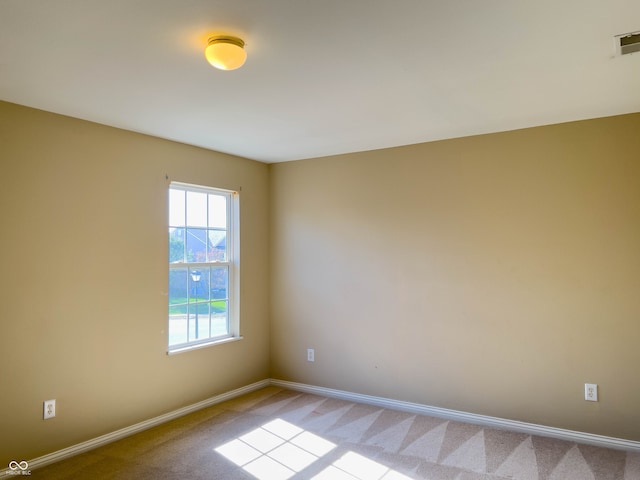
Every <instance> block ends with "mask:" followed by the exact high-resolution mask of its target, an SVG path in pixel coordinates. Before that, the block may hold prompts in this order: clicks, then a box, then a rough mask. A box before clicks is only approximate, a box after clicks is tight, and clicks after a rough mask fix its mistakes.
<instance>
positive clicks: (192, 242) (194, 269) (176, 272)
mask: <svg viewBox="0 0 640 480" xmlns="http://www.w3.org/2000/svg"><path fill="white" fill-rule="evenodd" d="M238 203H239V200H238V193H236V192H232V191H229V190H220V189H214V188H206V187H198V186H194V185H186V184H180V183H172V184H171V185H170V187H169V328H168V331H169V353H172V352H177V351H182V350H185V349H191V348H193V347H197V346H204V345H209V344H212V343H216V342H219V341H223V340H228V339H234V338H239V335H240V332H239V311H238V310H239V299H238V294H239V291H240V289H239V262H238V260H239V255H238V253H239V252H238V246H239V235H238V225H239V222H238Z"/></svg>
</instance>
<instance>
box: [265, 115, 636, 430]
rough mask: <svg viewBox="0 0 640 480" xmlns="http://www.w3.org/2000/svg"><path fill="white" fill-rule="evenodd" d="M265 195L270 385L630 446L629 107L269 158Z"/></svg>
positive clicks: (632, 139) (632, 165) (632, 144)
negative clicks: (554, 121) (311, 388)
mask: <svg viewBox="0 0 640 480" xmlns="http://www.w3.org/2000/svg"><path fill="white" fill-rule="evenodd" d="M271 189H272V198H271V202H272V203H271V206H272V210H271V212H272V225H271V232H272V244H271V245H272V253H271V262H272V273H271V282H272V286H271V288H272V290H271V292H272V300H271V302H272V310H271V312H272V313H271V317H272V318H271V322H272V334H271V339H272V343H271V368H272V372H271V373H272V377H274V378H280V379H284V380H290V381H297V382H303V383H308V384H314V385H320V386H325V387H331V388H337V389H343V390H348V391H354V392H359V393H364V394H372V395H378V396H384V397H390V398H394V399H400V400H406V401H412V402H419V403H423V404H428V405H434V406H441V407H446V408H451V409H458V410H463V411H468V412H475V413H478V414H487V415H493V416H497V417H504V418H510V419H516V420H523V421H527V422H534V423H538V424H544V425H551V426H555V427H563V428H569V429H573V430H578V431H585V432H592V433H596V434H602V435H611V436H615V437H621V438H626V439H632V440H640V376H639V373H638V372H639V368H640V114H635V115H627V116H620V117H612V118H604V119H598V120H593V121H585V122H577V123H569V124H562V125H555V126H549V127H542V128H534V129H527V130H520V131H513V132H506V133H500V134H493V135H485V136H478V137H470V138H463V139H456V140H450V141H442V142H436V143H430V144H421V145H415V146H409V147H403V148H394V149H388V150H380V151H373V152H363V153H357V154H351V155H343V156H336V157H329V158H323V159H313V160H307V161H298V162H292V163H282V164H277V165H273V166H272V169H271ZM308 347H313V348H315V349H316V351H315V354H316V361H315V363H307V362H306V349H307V348H308ZM587 382H588V383H597V384H599V385H600V396H601V401H600V402H599V403H591V402H585V401H584V400H583V395H584V385H583V384H584V383H587Z"/></svg>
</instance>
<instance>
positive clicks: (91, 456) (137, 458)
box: [33, 387, 640, 480]
mask: <svg viewBox="0 0 640 480" xmlns="http://www.w3.org/2000/svg"><path fill="white" fill-rule="evenodd" d="M33 476H34V477H36V478H43V479H47V480H49V479H52V480H55V479H63V478H64V479H66V478H77V479H112V478H113V479H127V478H136V479H178V478H180V479H182V478H184V479H189V480H192V479H224V480H226V479H232V480H233V479H247V480H256V479H258V480H280V479H288V478H292V479H314V480H407V479H414V480H417V479H431V480H482V479H517V480H640V454H639V453H627V452H622V451H616V450H609V449H604V448H596V447H591V446H587V445H578V444H575V443H571V442H564V441H560V440H555V439H549V438H543V437H537V436H531V435H526V434H520V433H513V432H507V431H500V430H495V429H489V428H483V427H480V426H476V425H470V424H464V423H459V422H453V421H446V420H442V419H438V418H433V417H426V416H422V415H414V414H410V413H404V412H398V411H394V410H389V409H383V408H378V407H373V406H369V405H362V404H356V403H352V402H347V401H343V400H336V399H332V398H325V397H320V396H317V395H309V394H303V393H298V392H293V391H288V390H283V389H280V388H276V387H269V388H265V389H262V390H259V391H257V392H253V393H251V394H248V395H245V396H243V397H240V398H237V399H234V400H231V401H228V402H225V403H222V404H219V405H216V406H213V407H210V408H207V409H205V410H202V411H199V412H196V413H193V414H191V415H188V416H185V417H182V418H180V419H177V420H174V421H172V422H169V423H167V424H164V425H161V426H159V427H156V428H153V429H151V430H147V431H145V432H143V433H140V434H137V435H135V436H132V437H129V438H126V439H124V440H120V441H118V442H115V443H112V444H110V445H106V446H104V447H101V448H99V449H96V450H93V451H91V452H87V453H84V454H81V455H78V456H76V457H74V458H71V459H68V460H64V461H61V462H58V463H56V464H53V465H49V466H47V467H44V468H41V469H38V470H34V471H33Z"/></svg>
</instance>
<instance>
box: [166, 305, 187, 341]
mask: <svg viewBox="0 0 640 480" xmlns="http://www.w3.org/2000/svg"><path fill="white" fill-rule="evenodd" d="M169 312H170V313H169V345H176V344H178V343H185V342H186V341H187V312H186V311H185V312H184V313H183V314H177V313H173V314H172V313H171V310H169Z"/></svg>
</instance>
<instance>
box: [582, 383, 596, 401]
mask: <svg viewBox="0 0 640 480" xmlns="http://www.w3.org/2000/svg"><path fill="white" fill-rule="evenodd" d="M584 399H585V400H588V401H589V402H597V401H598V385H596V384H595V383H585V384H584Z"/></svg>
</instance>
